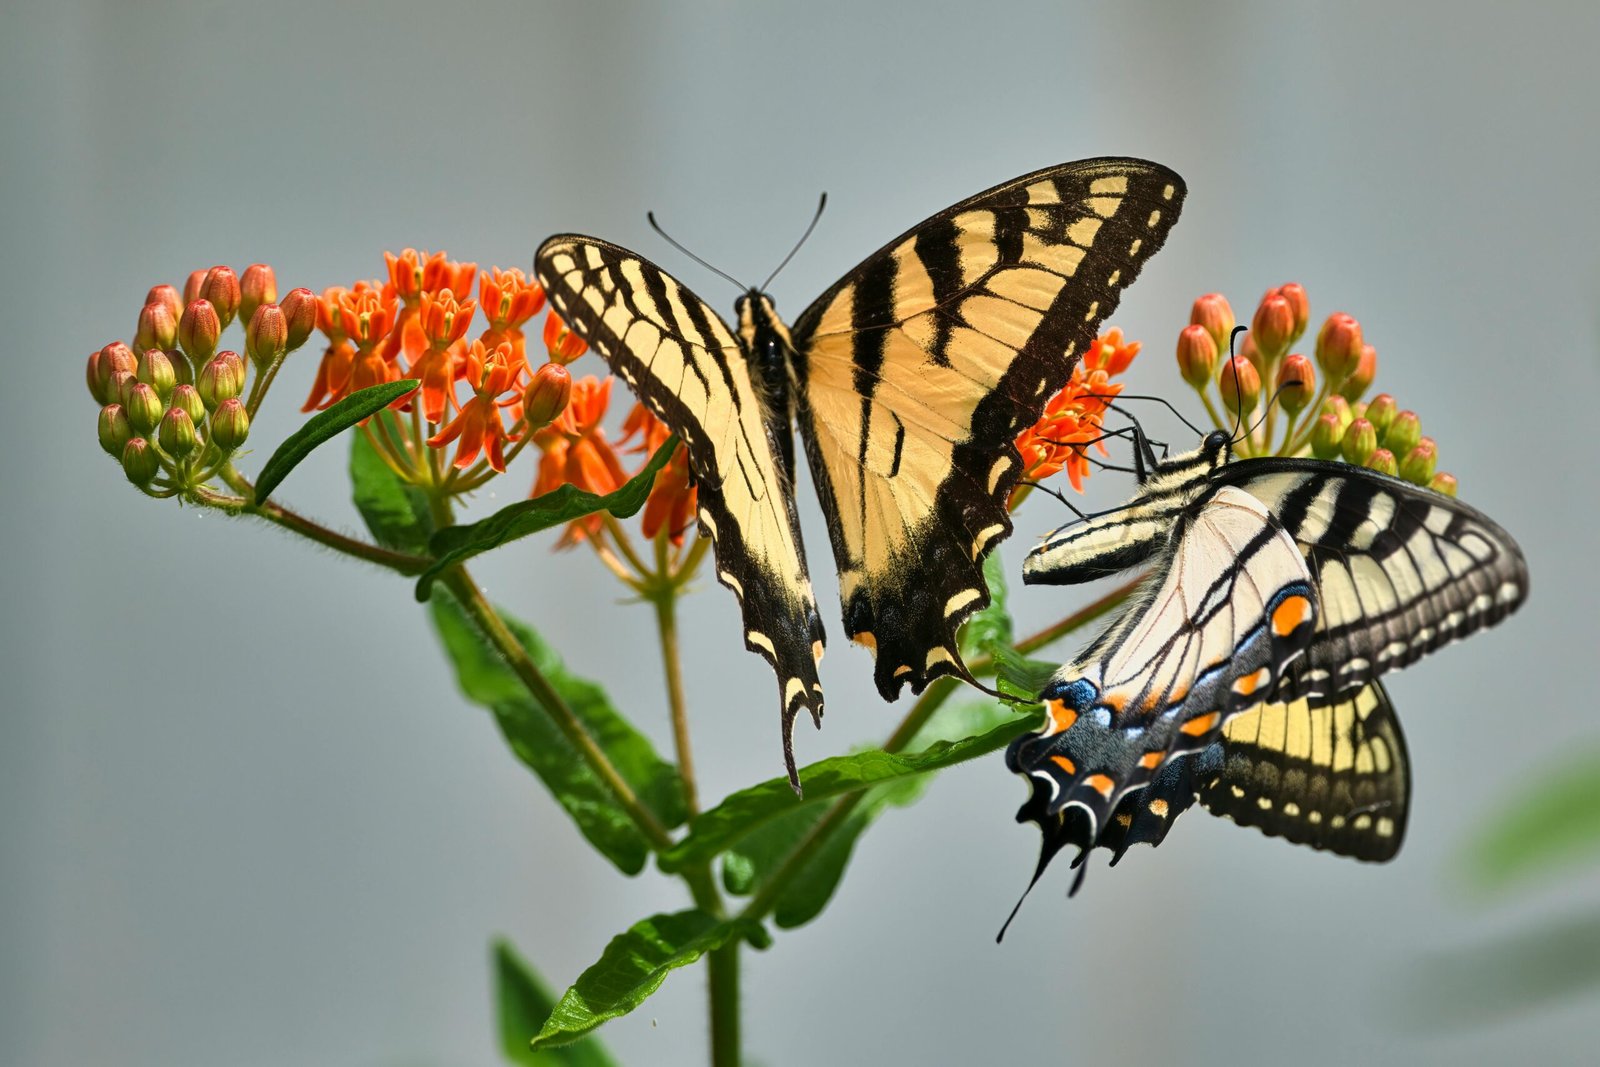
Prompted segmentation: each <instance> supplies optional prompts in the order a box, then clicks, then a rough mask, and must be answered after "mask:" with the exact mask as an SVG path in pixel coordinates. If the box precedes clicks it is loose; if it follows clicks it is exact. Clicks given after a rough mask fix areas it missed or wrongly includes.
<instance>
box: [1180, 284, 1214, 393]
mask: <svg viewBox="0 0 1600 1067" xmlns="http://www.w3.org/2000/svg"><path fill="white" fill-rule="evenodd" d="M1201 299H1202V300H1203V299H1205V298H1204V297H1201ZM1195 306H1196V307H1198V306H1199V301H1196V302H1195ZM1216 369H1217V342H1216V341H1215V340H1214V339H1213V338H1212V336H1211V331H1210V330H1207V329H1206V328H1205V327H1204V326H1202V325H1200V324H1199V323H1191V324H1190V325H1188V326H1185V327H1184V328H1183V332H1181V333H1179V334H1178V373H1179V374H1182V375H1183V380H1184V381H1186V382H1188V383H1189V384H1190V385H1192V386H1193V387H1194V388H1196V389H1204V388H1205V387H1206V384H1207V383H1208V382H1210V381H1211V373H1212V372H1213V371H1214V370H1216Z"/></svg>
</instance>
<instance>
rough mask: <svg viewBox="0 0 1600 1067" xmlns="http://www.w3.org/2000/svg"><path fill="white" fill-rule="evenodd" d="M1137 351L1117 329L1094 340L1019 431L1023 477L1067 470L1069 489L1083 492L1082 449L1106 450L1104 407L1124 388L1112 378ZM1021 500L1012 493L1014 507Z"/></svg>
mask: <svg viewBox="0 0 1600 1067" xmlns="http://www.w3.org/2000/svg"><path fill="white" fill-rule="evenodd" d="M1138 354H1139V342H1137V341H1125V340H1124V339H1123V337H1122V331H1121V330H1119V329H1116V328H1115V327H1113V328H1112V329H1110V330H1107V331H1106V332H1105V333H1104V334H1102V335H1101V336H1099V337H1097V338H1095V342H1094V344H1093V345H1091V346H1090V348H1089V350H1088V351H1087V352H1085V353H1084V355H1083V359H1081V360H1080V361H1079V362H1078V365H1077V366H1076V367H1074V368H1073V369H1072V377H1071V378H1069V379H1068V380H1067V384H1066V385H1065V386H1063V387H1062V389H1061V391H1060V392H1059V393H1057V394H1056V395H1055V396H1053V397H1051V398H1050V402H1049V403H1047V404H1046V405H1045V407H1044V414H1043V415H1041V416H1040V417H1039V421H1038V422H1036V423H1034V424H1033V425H1032V426H1030V427H1028V428H1027V429H1026V430H1023V431H1022V432H1021V433H1020V434H1018V435H1017V451H1018V452H1020V453H1022V467H1023V478H1024V479H1025V480H1029V481H1038V480H1039V479H1042V478H1048V477H1049V476H1050V475H1052V474H1055V473H1056V472H1057V471H1061V470H1065V471H1066V472H1067V478H1068V479H1069V480H1070V481H1071V482H1072V487H1073V488H1074V489H1076V490H1077V491H1078V492H1080V493H1081V492H1083V480H1084V479H1085V478H1087V477H1088V476H1089V472H1090V467H1089V457H1088V456H1087V455H1086V454H1085V449H1086V448H1087V447H1088V446H1089V445H1090V444H1091V443H1092V444H1094V445H1095V447H1096V448H1098V449H1099V450H1100V453H1101V455H1107V454H1108V453H1107V451H1106V447H1105V445H1104V444H1103V443H1101V440H1100V438H1101V437H1102V436H1103V434H1104V431H1102V430H1101V428H1100V426H1101V422H1102V420H1103V419H1104V418H1105V413H1106V408H1107V406H1108V405H1109V404H1110V403H1111V402H1112V401H1113V400H1115V399H1116V398H1117V396H1118V395H1119V394H1120V393H1121V392H1122V384H1121V383H1120V382H1113V381H1112V380H1111V379H1112V378H1113V377H1114V376H1116V375H1119V374H1121V373H1122V372H1123V371H1125V370H1127V369H1128V365H1129V364H1130V363H1132V362H1133V357H1135V356H1137V355H1138ZM1019 488H1020V487H1019ZM1019 499H1020V497H1019V496H1017V495H1016V494H1013V495H1012V505H1013V506H1015V504H1016V503H1017V501H1018V500H1019Z"/></svg>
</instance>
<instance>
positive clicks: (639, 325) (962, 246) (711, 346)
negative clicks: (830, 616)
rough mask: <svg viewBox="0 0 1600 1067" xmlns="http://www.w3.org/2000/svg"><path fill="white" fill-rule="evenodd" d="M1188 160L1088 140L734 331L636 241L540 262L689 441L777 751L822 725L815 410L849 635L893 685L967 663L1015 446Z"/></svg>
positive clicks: (1064, 375)
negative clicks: (758, 669) (811, 516)
mask: <svg viewBox="0 0 1600 1067" xmlns="http://www.w3.org/2000/svg"><path fill="white" fill-rule="evenodd" d="M1183 197H1184V185H1183V182H1182V180H1181V179H1180V178H1179V177H1178V176H1177V175H1176V174H1174V173H1173V172H1172V171H1170V170H1167V169H1166V168H1165V167H1162V166H1159V165H1157V164H1154V163H1147V162H1145V161H1143V160H1136V159H1091V160H1083V161H1080V162H1076V163H1067V164H1063V165H1060V166H1055V167H1050V168H1047V169H1045V170H1040V171H1036V172H1034V173H1032V174H1027V175H1024V176H1022V177H1020V178H1016V179H1013V180H1012V181H1009V182H1006V183H1004V184H1002V185H998V186H995V187H994V188H992V189H989V190H987V191H985V192H982V193H979V194H977V195H976V196H973V197H970V198H968V199H966V200H963V201H961V202H960V203H958V204H955V205H954V206H952V207H949V208H947V209H945V210H944V211H941V212H939V213H938V214H937V215H934V216H933V217H932V218H930V219H928V220H926V221H925V222H922V223H919V224H918V225H916V226H914V227H912V228H911V229H910V230H908V231H907V232H906V233H904V234H902V235H901V236H899V237H897V238H895V239H894V240H893V241H890V242H889V243H888V244H886V245H885V246H884V247H883V248H881V249H879V250H878V251H877V252H875V253H873V254H872V255H871V256H868V257H867V258H866V259H865V260H864V261H863V262H862V263H861V264H860V265H858V266H857V267H856V268H855V269H854V270H852V271H850V272H849V273H848V274H846V275H845V276H844V277H843V278H842V279H840V280H839V281H838V282H837V283H835V284H834V285H833V286H832V287H830V288H829V289H828V290H827V291H826V292H824V293H823V294H822V296H820V297H819V298H817V300H816V301H815V302H813V303H812V304H811V306H810V307H808V308H807V309H806V310H805V311H804V312H802V313H801V314H800V316H799V318H797V319H796V320H795V323H794V326H793V328H792V329H791V328H790V327H788V326H786V325H785V324H784V323H783V321H782V320H781V319H780V318H779V317H778V315H777V312H776V310H775V309H774V305H773V302H772V300H771V299H770V298H769V297H768V296H767V294H766V293H764V292H762V291H760V290H758V289H751V290H749V291H748V292H746V293H745V294H744V295H743V296H741V297H740V298H739V299H738V301H737V303H736V305H735V307H736V311H737V324H736V325H733V326H730V325H728V324H727V323H725V322H724V321H723V320H722V319H721V318H720V317H718V315H717V314H716V312H715V311H713V310H712V309H711V308H710V307H709V306H708V305H707V304H706V303H705V302H704V301H703V300H701V299H700V298H698V297H697V296H695V295H694V294H693V293H691V292H690V291H689V290H688V289H687V288H686V287H685V286H684V285H683V284H682V283H680V282H678V281H677V280H676V279H674V278H673V277H672V276H671V275H669V274H667V273H666V272H665V271H663V270H661V268H659V267H657V266H655V265H654V264H652V263H650V262H649V261H648V260H646V259H645V258H644V257H643V256H640V255H639V254H637V253H635V252H630V251H628V250H627V249H625V248H621V247H619V246H617V245H614V244H610V243H608V242H605V241H601V240H598V239H596V238H593V237H582V236H576V235H571V234H566V235H560V236H556V237H551V238H550V239H549V240H547V241H545V242H544V244H543V245H541V246H540V248H539V250H538V252H537V254H536V255H535V257H534V272H535V274H536V275H537V277H538V279H539V282H540V283H541V284H542V285H543V286H544V288H545V290H546V292H547V293H548V294H549V298H550V302H551V304H552V305H553V306H554V308H555V309H556V311H557V312H558V313H559V314H560V315H561V316H562V318H564V319H565V320H566V321H567V322H568V323H569V324H570V325H571V328H572V329H573V330H574V331H575V332H576V333H577V335H578V336H580V337H582V338H583V339H584V340H586V341H587V342H588V343H589V345H590V346H591V347H592V348H593V349H594V350H595V351H596V352H598V353H599V354H600V355H601V356H602V357H603V358H604V359H605V360H606V362H607V363H609V364H610V365H611V368H612V369H613V370H614V371H615V372H616V373H617V374H619V375H621V376H622V378H623V379H624V380H625V381H626V382H627V383H628V384H629V385H630V386H631V387H632V388H633V389H634V391H635V392H636V393H637V394H638V395H639V398H640V400H641V401H642V402H643V403H644V404H645V406H646V407H647V408H649V409H650V411H651V412H652V413H654V414H655V416H656V417H657V418H659V419H660V420H661V421H662V422H664V423H665V424H666V425H667V426H668V427H669V428H670V429H671V430H672V432H673V433H675V434H677V435H678V437H679V438H680V439H681V440H682V441H683V443H684V445H685V446H686V447H687V449H688V454H689V465H690V468H691V470H692V471H693V474H694V477H695V480H696V482H697V484H698V486H699V505H700V506H699V521H700V529H701V532H702V534H705V535H708V536H710V537H711V538H712V540H713V542H714V545H715V550H716V568H717V576H718V578H719V579H720V580H721V581H722V583H723V584H724V585H726V586H728V587H729V588H730V589H732V590H733V592H734V594H735V595H736V596H737V597H738V599H739V602H740V605H741V609H742V612H743V625H744V641H745V647H746V648H748V649H750V650H751V651H753V652H756V653H759V654H760V655H761V656H763V657H765V658H766V659H767V660H768V662H769V663H770V664H771V665H772V667H773V670H774V671H775V672H776V673H777V676H778V689H779V699H780V709H781V722H782V732H783V751H784V761H785V765H786V767H787V770H788V773H789V779H790V782H791V783H792V784H793V785H794V787H795V788H796V789H797V790H798V789H799V777H798V774H797V772H796V769H795V761H794V749H793V739H792V734H793V724H794V720H795V718H796V716H797V715H798V714H799V712H800V710H801V709H805V710H806V711H808V712H809V713H810V714H811V716H812V718H813V720H814V721H816V722H817V724H818V725H820V724H821V715H822V708H823V700H822V688H821V685H820V682H819V679H818V674H817V664H818V662H819V661H820V659H821V657H822V648H823V640H824V638H823V627H822V621H821V619H820V617H819V616H818V613H817V607H816V601H815V598H814V597H813V594H812V590H811V581H810V577H809V574H808V570H807V567H806V559H805V553H804V550H803V548H802V546H801V542H800V531H799V527H798V521H797V516H796V511H795V496H794V484H795V460H794V445H793V427H794V426H796V425H798V427H799V431H800V436H801V438H802V440H803V442H804V446H805V452H806V456H807V458H808V459H809V461H810V466H811V473H812V477H813V480H814V482H815V483H816V486H817V493H818V496H819V498H820V501H821V504H822V510H823V514H824V516H825V517H826V519H827V523H828V530H829V534H830V539H831V541H832V543H833V553H834V562H835V564H836V565H837V568H838V572H839V585H840V598H841V600H842V602H843V608H844V612H843V618H844V628H845V633H846V634H847V635H848V636H849V637H850V638H851V639H852V640H854V641H856V642H858V643H860V644H862V645H864V646H865V647H866V648H868V649H870V650H871V651H872V652H873V654H874V656H875V659H876V662H875V668H874V680H875V682H876V684H877V688H878V691H879V693H880V694H881V695H882V696H883V697H884V699H886V700H892V699H894V697H895V696H896V695H897V694H898V693H899V691H900V689H901V687H902V686H903V685H910V686H911V689H912V691H913V692H921V691H922V689H923V688H924V687H925V686H926V685H927V684H928V683H929V682H930V681H932V680H933V679H935V678H938V677H940V676H941V675H956V676H959V677H962V678H965V679H967V680H969V681H971V680H972V679H971V676H970V674H969V673H968V672H967V669H966V667H965V665H964V664H963V662H962V659H961V656H960V653H959V651H958V648H957V643H956V631H957V630H958V629H959V627H960V626H961V624H962V622H963V621H964V620H965V619H966V618H967V617H968V616H969V615H971V614H972V613H973V612H975V611H978V610H979V609H981V608H983V607H984V606H985V605H986V604H987V603H988V600H989V595H988V590H987V587H986V585H985V583H984V580H983V560H984V557H985V556H986V555H987V554H988V553H989V552H990V551H991V550H992V549H993V548H994V546H995V545H996V543H998V542H999V541H1000V540H1001V539H1003V538H1004V537H1005V536H1006V535H1007V534H1009V533H1010V532H1011V520H1010V518H1009V516H1008V514H1007V511H1006V500H1007V497H1008V496H1009V494H1010V492H1011V490H1012V489H1013V488H1014V487H1015V486H1016V484H1017V481H1018V479H1019V478H1020V477H1021V469H1020V466H1021V465H1020V460H1019V456H1018V453H1017V450H1016V447H1015V445H1014V443H1013V440H1014V438H1015V437H1016V435H1017V432H1018V431H1019V430H1021V429H1022V428H1023V427H1025V426H1028V425H1031V424H1032V423H1033V422H1034V421H1035V420H1036V419H1037V418H1038V417H1039V414H1040V412H1041V410H1042V409H1043V407H1044V405H1045V403H1046V402H1047V401H1048V400H1049V399H1050V397H1051V396H1052V395H1053V394H1054V393H1055V392H1057V391H1058V390H1059V389H1060V388H1061V387H1062V385H1063V384H1065V382H1066V381H1067V379H1068V376H1069V375H1070V373H1071V370H1072V366H1073V364H1074V362H1075V361H1076V360H1077V358H1078V357H1079V355H1080V354H1081V353H1082V352H1083V350H1084V349H1085V348H1087V347H1088V345H1089V344H1090V343H1091V342H1092V340H1093V339H1094V337H1095V335H1096V333H1097V330H1098V327H1099V324H1100V322H1101V321H1102V320H1103V319H1104V318H1105V317H1106V316H1107V315H1109V314H1110V313H1111V312H1112V310H1113V309H1114V308H1115V307H1116V306H1117V300H1118V297H1119V295H1120V294H1121V291H1122V289H1123V288H1124V287H1125V286H1126V285H1128V284H1129V283H1130V282H1132V281H1133V280H1134V278H1135V277H1137V276H1138V273H1139V270H1140V268H1141V267H1142V266H1143V265H1144V263H1145V261H1146V260H1148V259H1149V258H1150V256H1152V255H1153V254H1154V253H1155V252H1156V250H1157V249H1159V248H1160V247H1161V245H1162V242H1163V241H1164V240H1165V239H1166V236H1167V232H1168V231H1169V229H1170V228H1171V226H1172V224H1173V222H1174V221H1175V220H1176V219H1177V217H1178V212H1179V209H1180V207H1181V206H1182V203H1183Z"/></svg>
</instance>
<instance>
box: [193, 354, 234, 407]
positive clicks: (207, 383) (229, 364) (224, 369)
mask: <svg viewBox="0 0 1600 1067" xmlns="http://www.w3.org/2000/svg"><path fill="white" fill-rule="evenodd" d="M229 356H232V357H233V358H232V359H229V358H228V357H229ZM195 388H196V390H197V391H198V393H199V396H200V399H201V401H202V402H204V404H205V406H206V410H207V411H215V410H216V409H217V407H218V405H220V404H221V403H222V402H223V401H224V400H232V399H233V398H234V397H236V396H238V395H239V394H240V393H242V392H244V362H243V361H242V360H240V359H239V356H238V354H237V353H235V352H222V353H220V354H218V356H217V358H216V359H213V360H212V361H211V362H210V363H207V364H206V365H205V366H204V367H201V368H200V378H199V381H198V382H197V383H196V386H195Z"/></svg>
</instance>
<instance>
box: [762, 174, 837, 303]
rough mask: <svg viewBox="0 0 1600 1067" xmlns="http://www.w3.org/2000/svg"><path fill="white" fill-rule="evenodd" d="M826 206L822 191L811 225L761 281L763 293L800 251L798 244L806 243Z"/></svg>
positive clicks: (825, 197)
mask: <svg viewBox="0 0 1600 1067" xmlns="http://www.w3.org/2000/svg"><path fill="white" fill-rule="evenodd" d="M827 206H828V194H827V193H823V194H822V197H821V198H820V199H819V200H818V201H817V213H816V214H815V215H813V216H811V225H809V226H807V227H806V232H805V233H803V234H801V235H800V240H798V241H796V242H795V243H794V247H793V248H791V249H789V254H788V255H786V256H784V257H783V262H782V263H779V264H778V267H777V269H776V270H774V271H773V272H772V273H771V274H769V275H767V280H766V281H764V282H762V283H761V291H762V292H763V293H764V292H766V291H767V286H769V285H771V284H772V279H774V278H776V277H777V276H778V271H781V270H783V268H785V267H787V266H788V265H789V261H790V260H791V259H793V258H794V254H795V253H796V252H798V251H800V246H801V245H803V244H805V243H806V238H808V237H810V236H811V231H812V230H814V229H816V228H817V223H819V222H821V221H822V209H823V208H825V207H827Z"/></svg>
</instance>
